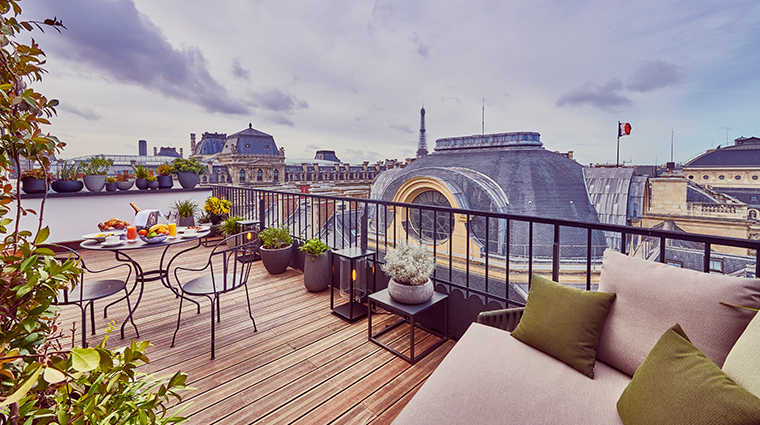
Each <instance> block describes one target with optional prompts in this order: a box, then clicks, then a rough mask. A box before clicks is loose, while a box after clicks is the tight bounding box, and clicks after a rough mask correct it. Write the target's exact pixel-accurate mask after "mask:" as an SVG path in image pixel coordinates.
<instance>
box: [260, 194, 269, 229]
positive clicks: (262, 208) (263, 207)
mask: <svg viewBox="0 0 760 425" xmlns="http://www.w3.org/2000/svg"><path fill="white" fill-rule="evenodd" d="M266 210H267V208H266V204H265V203H264V197H263V196H262V197H260V198H259V221H260V224H259V229H261V230H264V229H266V224H267V222H266V217H265V214H266Z"/></svg>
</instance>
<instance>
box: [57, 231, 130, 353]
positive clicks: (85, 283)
mask: <svg viewBox="0 0 760 425" xmlns="http://www.w3.org/2000/svg"><path fill="white" fill-rule="evenodd" d="M53 248H54V249H56V250H59V251H63V252H61V253H59V254H58V255H56V257H55V258H56V259H57V260H60V261H65V260H68V259H71V258H73V259H75V260H77V262H78V263H79V267H81V268H82V270H83V271H84V273H82V274H81V275H79V279H78V281H77V283H76V284H75V285H74V287H73V288H71V289H69V288H64V289H61V290H59V291H58V294H57V295H56V298H55V300H54V301H53V302H54V304H57V305H76V306H78V307H79V310H81V312H82V347H87V313H86V311H87V307H88V306H89V307H90V323H91V327H92V335H95V301H96V300H99V299H102V298H106V297H110V296H111V295H115V294H117V293H119V291H124V298H123V299H126V300H127V308H128V309H129V311H130V312H131V311H132V305H131V304H130V302H129V292H128V291H127V283H128V282H129V278H130V277H131V276H132V267H131V266H130V265H129V264H118V265H115V266H113V267H108V268H106V269H102V270H92V269H89V268H88V267H87V266H86V265H85V263H84V259H83V258H82V257H81V256H80V255H79V253H78V252H76V251H74V250H73V249H71V248H69V247H66V246H63V245H55V246H53ZM122 267H126V268H127V270H128V272H127V278H126V279H124V280H121V279H100V280H89V279H87V280H85V279H86V277H87V276H86V275H89V274H96V273H103V272H106V271H110V270H114V269H118V268H122ZM119 301H120V300H119ZM103 317H105V318H107V317H108V316H107V313H106V310H103ZM132 326H135V322H134V321H132ZM136 330H137V327H136V326H135V331H136Z"/></svg>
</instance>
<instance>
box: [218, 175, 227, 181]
mask: <svg viewBox="0 0 760 425" xmlns="http://www.w3.org/2000/svg"><path fill="white" fill-rule="evenodd" d="M225 180H226V178H225V177H224V174H222V175H220V176H219V181H220V182H222V183H224V181H225Z"/></svg>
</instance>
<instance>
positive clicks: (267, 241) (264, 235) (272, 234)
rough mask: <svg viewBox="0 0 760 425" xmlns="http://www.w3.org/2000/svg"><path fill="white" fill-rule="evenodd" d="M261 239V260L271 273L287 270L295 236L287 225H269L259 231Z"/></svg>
mask: <svg viewBox="0 0 760 425" xmlns="http://www.w3.org/2000/svg"><path fill="white" fill-rule="evenodd" d="M259 239H260V240H261V243H262V245H261V248H260V249H259V252H260V254H261V262H262V263H264V267H265V268H266V269H267V271H268V272H269V274H278V273H282V272H284V271H285V270H287V268H288V265H289V264H290V256H291V253H292V247H293V246H292V245H293V238H292V237H291V236H290V229H289V228H288V226H286V225H284V224H283V225H281V226H278V227H269V228H267V229H264V230H262V231H261V232H259Z"/></svg>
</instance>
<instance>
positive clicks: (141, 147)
mask: <svg viewBox="0 0 760 425" xmlns="http://www.w3.org/2000/svg"><path fill="white" fill-rule="evenodd" d="M137 153H138V155H140V156H148V142H147V141H145V140H140V141H138V142H137Z"/></svg>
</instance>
